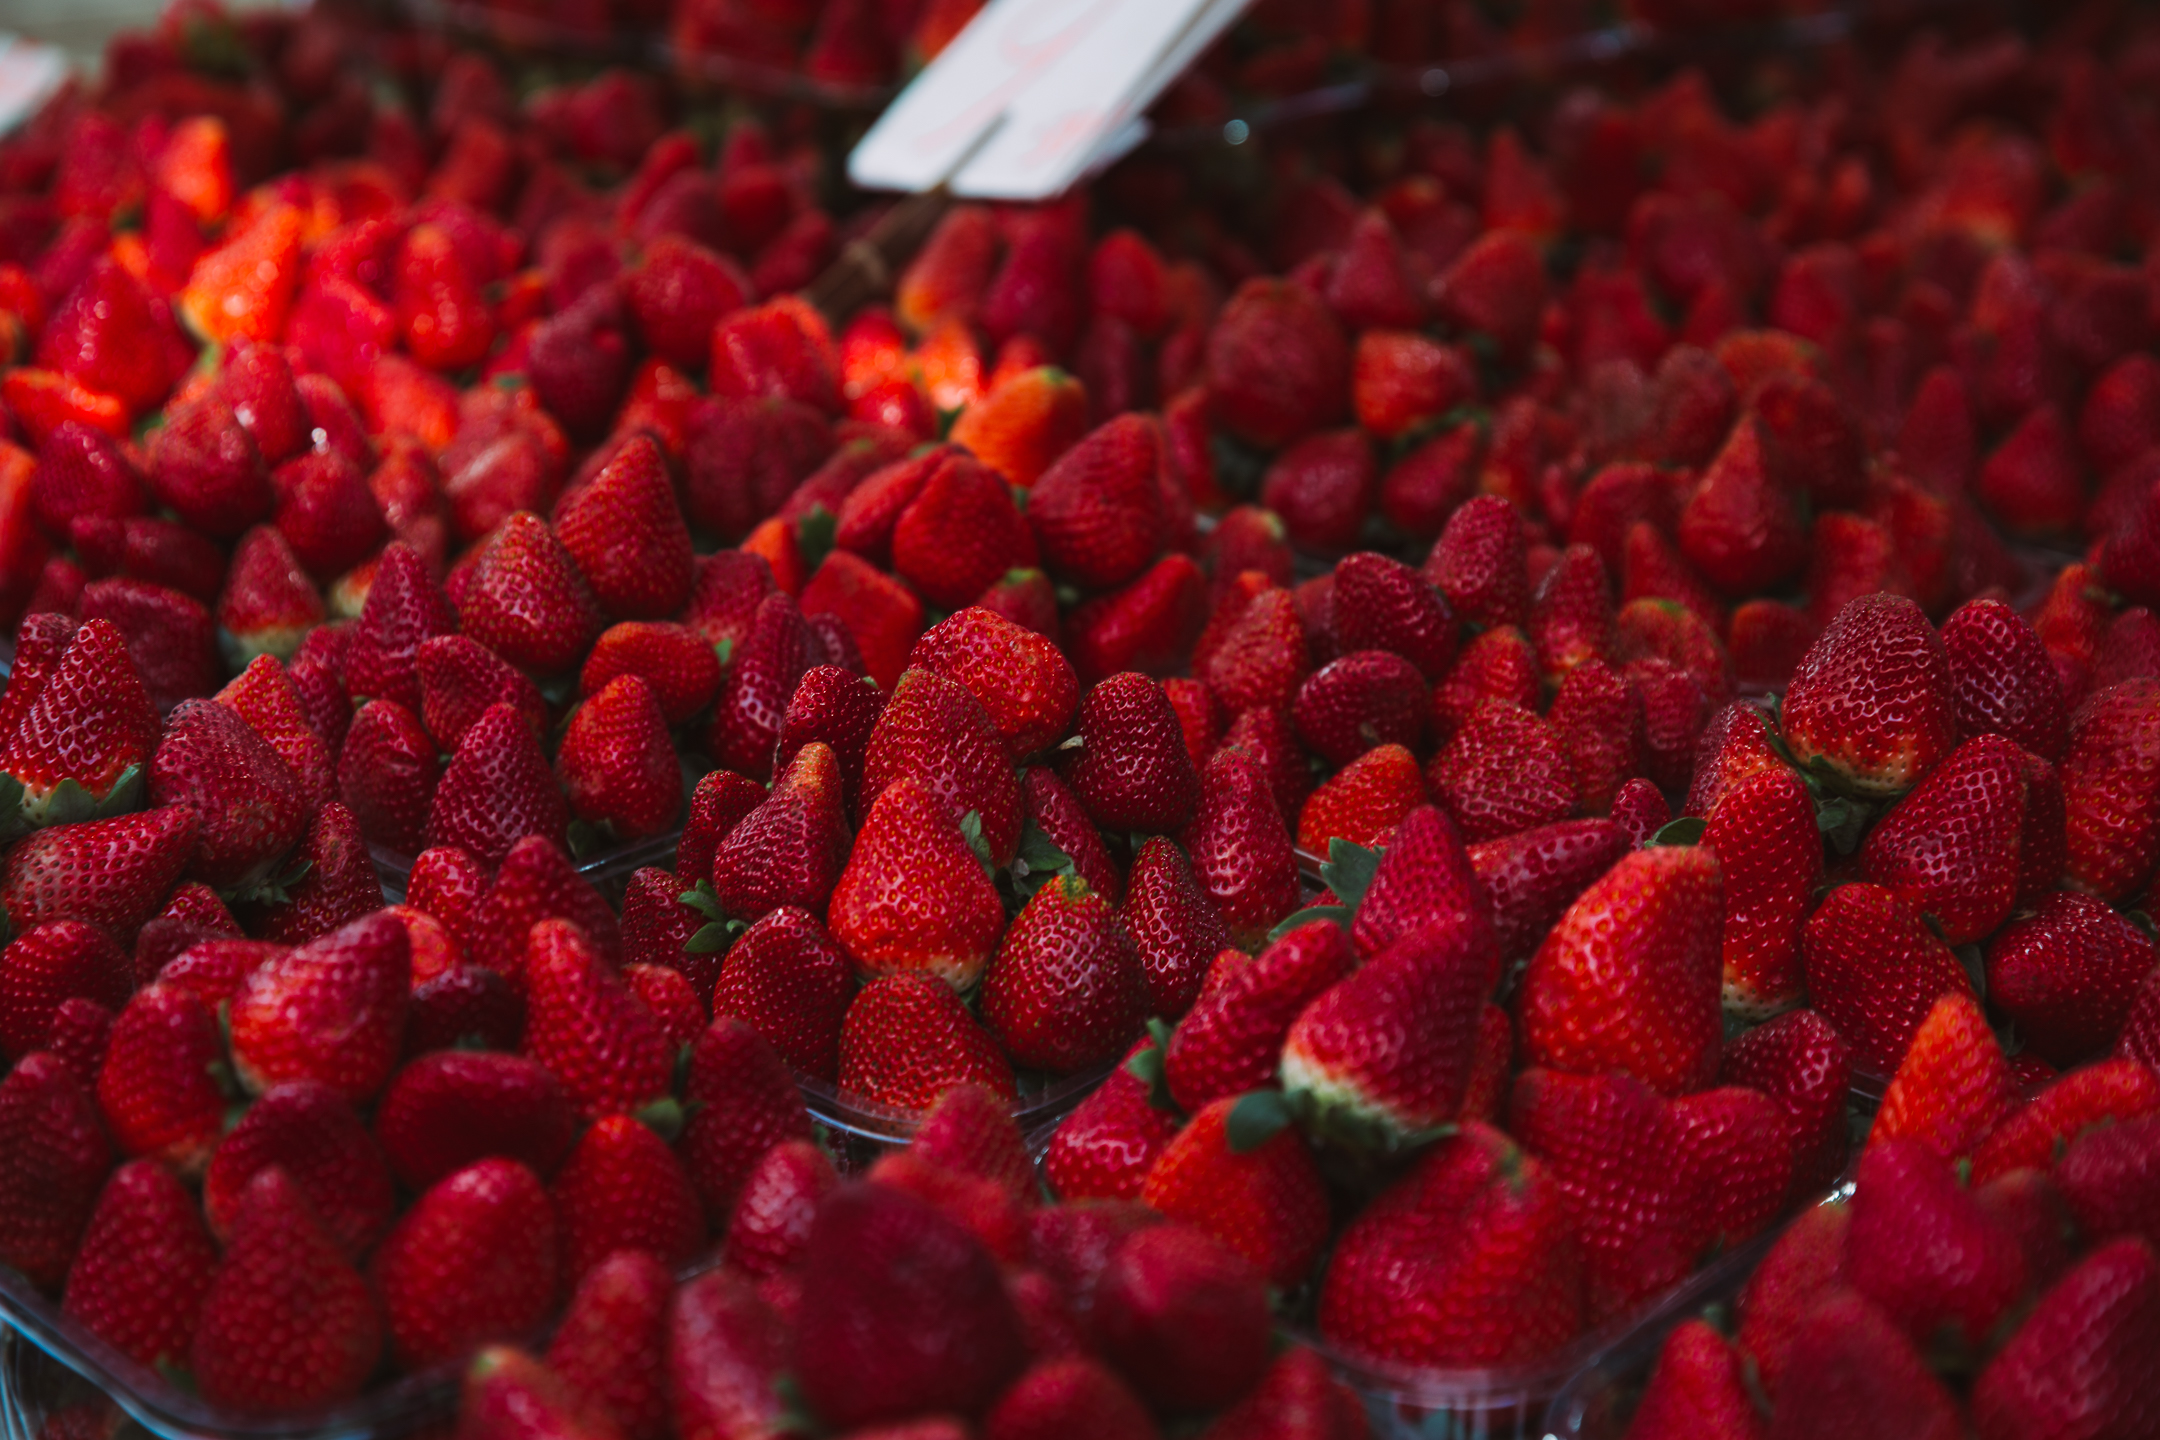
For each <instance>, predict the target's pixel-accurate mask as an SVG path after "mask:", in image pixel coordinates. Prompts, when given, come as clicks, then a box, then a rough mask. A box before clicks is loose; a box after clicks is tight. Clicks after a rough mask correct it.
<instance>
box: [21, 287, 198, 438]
mask: <svg viewBox="0 0 2160 1440" xmlns="http://www.w3.org/2000/svg"><path fill="white" fill-rule="evenodd" d="M156 323H157V322H156V319H155V312H154V311H153V309H152V300H151V295H150V292H149V290H148V289H147V288H145V286H144V285H143V283H142V281H140V280H139V279H137V278H136V277H135V276H133V275H131V274H129V273H128V272H127V271H126V270H125V269H123V268H121V266H120V264H119V262H118V261H116V260H114V259H113V258H112V257H111V256H109V255H101V256H99V257H98V258H97V259H95V260H93V261H92V262H91V263H90V265H89V267H88V268H87V270H86V271H85V273H84V274H83V276H82V278H81V280H80V281H79V282H78V283H77V284H75V285H73V286H71V287H70V288H69V289H68V292H67V294H66V295H65V296H64V297H62V298H61V299H60V301H59V303H58V304H57V305H55V306H54V307H53V312H52V314H51V316H50V317H49V318H48V319H47V320H46V321H45V324H44V326H43V328H42V329H41V330H40V331H39V334H38V347H37V363H38V364H39V365H40V366H42V367H43V368H45V369H47V370H57V371H59V372H61V373H62V374H64V375H66V376H67V377H68V378H69V379H71V380H74V381H75V382H77V383H78V384H81V385H84V386H87V387H89V388H90V389H92V390H97V391H101V392H103V393H104V394H107V395H111V396H113V397H114V398H115V399H117V400H119V401H120V402H121V404H123V405H125V406H126V407H127V408H128V411H129V412H130V413H131V414H141V413H142V412H144V411H146V410H149V409H151V408H152V407H153V406H155V405H156V404H157V403H158V402H159V401H160V400H163V399H164V398H165V394H166V392H167V391H169V390H170V389H171V388H172V382H173V374H172V371H171V370H170V369H169V368H168V366H167V364H166V360H165V356H164V354H163V353H162V347H161V346H160V345H159V344H158V343H156V342H155V340H154V339H153V338H152V337H153V333H154V328H155V326H156ZM167 323H168V324H169V323H170V321H168V322H167Z"/></svg>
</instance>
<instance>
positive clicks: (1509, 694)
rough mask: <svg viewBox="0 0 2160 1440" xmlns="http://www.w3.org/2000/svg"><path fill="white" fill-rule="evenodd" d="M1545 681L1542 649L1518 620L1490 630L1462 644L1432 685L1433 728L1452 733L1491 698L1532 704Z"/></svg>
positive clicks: (1529, 707) (1530, 706)
mask: <svg viewBox="0 0 2160 1440" xmlns="http://www.w3.org/2000/svg"><path fill="white" fill-rule="evenodd" d="M1540 686H1541V680H1540V677H1539V673H1538V660H1537V655H1536V653H1535V652H1534V651H1533V650H1532V649H1531V646H1530V640H1529V637H1528V636H1526V635H1524V634H1523V632H1522V631H1521V630H1519V629H1517V628H1516V627H1515V626H1513V625H1502V626H1499V627H1497V628H1496V629H1492V630H1487V631H1486V632H1484V633H1483V634H1481V635H1478V636H1476V637H1474V638H1473V639H1472V640H1471V641H1470V643H1469V644H1467V645H1465V646H1463V648H1462V654H1460V655H1459V656H1457V657H1456V660H1455V665H1454V668H1453V669H1451V670H1450V671H1448V673H1447V676H1446V677H1445V678H1444V679H1443V680H1441V682H1440V683H1439V684H1437V685H1435V686H1434V687H1433V695H1432V701H1433V705H1432V716H1431V725H1432V730H1433V733H1434V735H1435V736H1445V737H1448V738H1452V737H1453V736H1454V734H1455V732H1456V731H1458V730H1460V729H1461V728H1462V726H1463V723H1464V722H1465V721H1467V720H1468V719H1469V718H1470V715H1471V712H1472V711H1474V710H1476V709H1477V708H1478V706H1479V705H1481V704H1482V703H1484V702H1485V701H1487V700H1502V701H1506V702H1508V703H1509V704H1512V705H1514V706H1516V707H1517V708H1518V709H1522V710H1533V709H1535V708H1536V706H1537V704H1538V699H1539V693H1540ZM1442 743H1443V744H1444V743H1445V741H1444V740H1443V742H1442Z"/></svg>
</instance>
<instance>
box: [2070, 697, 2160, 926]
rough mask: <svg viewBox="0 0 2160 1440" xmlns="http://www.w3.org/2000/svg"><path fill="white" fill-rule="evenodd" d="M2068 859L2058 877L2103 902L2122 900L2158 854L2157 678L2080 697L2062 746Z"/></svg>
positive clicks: (2136, 886)
mask: <svg viewBox="0 0 2160 1440" xmlns="http://www.w3.org/2000/svg"><path fill="white" fill-rule="evenodd" d="M2060 773H2061V775H2062V787H2063V804H2064V807H2065V810H2066V811H2067V819H2068V829H2067V838H2068V841H2069V862H2068V864H2067V865H2066V866H2065V867H2064V870H2063V880H2064V881H2065V883H2067V884H2068V885H2069V886H2070V887H2071V888H2073V889H2077V890H2083V891H2086V892H2088V893H2090V894H2093V895H2097V896H2098V897H2099V898H2101V899H2102V900H2106V901H2108V902H2109V903H2111V904H2113V903H2117V902H2120V901H2123V900H2127V899H2128V898H2130V897H2131V896H2133V895H2135V894H2137V893H2138V890H2139V887H2140V886H2141V885H2142V884H2144V883H2145V882H2146V881H2147V880H2148V879H2149V878H2150V877H2151V875H2152V872H2153V867H2154V863H2155V861H2156V860H2160V677H2155V676H2150V675H2148V676H2142V677H2140V678H2138V679H2135V680H2126V681H2124V682H2123V683H2122V684H2120V685H2117V686H2114V687H2113V688H2111V689H2108V690H2103V691H2101V692H2100V693H2099V694H2097V695H2095V696H2093V697H2092V698H2091V699H2090V700H2088V701H2087V702H2086V703H2085V704H2084V705H2083V706H2082V707H2081V708H2080V709H2079V710H2078V713H2077V715H2076V716H2075V718H2074V719H2073V720H2072V721H2071V726H2070V744H2069V748H2068V749H2067V750H2065V751H2064V752H2063V758H2062V766H2061V772H2060Z"/></svg>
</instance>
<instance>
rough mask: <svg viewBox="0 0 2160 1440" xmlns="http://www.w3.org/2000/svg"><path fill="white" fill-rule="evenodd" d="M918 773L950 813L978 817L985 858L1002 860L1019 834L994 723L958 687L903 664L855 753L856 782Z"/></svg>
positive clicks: (1014, 794) (875, 790)
mask: <svg viewBox="0 0 2160 1440" xmlns="http://www.w3.org/2000/svg"><path fill="white" fill-rule="evenodd" d="M901 776H909V777H913V778H915V779H917V780H919V781H920V782H921V783H922V784H923V786H924V787H925V788H926V789H927V790H928V791H929V793H931V794H933V795H935V796H937V797H938V798H939V799H940V800H941V801H942V802H943V804H944V805H945V807H946V808H947V810H948V811H949V813H951V814H952V816H953V818H954V819H955V820H958V819H960V818H961V817H962V816H963V815H965V814H966V813H968V812H969V811H973V812H974V813H975V814H976V815H977V816H978V817H979V818H980V823H981V827H982V836H983V840H984V842H985V843H986V845H987V846H988V849H989V857H990V861H991V863H992V864H993V865H999V866H1002V865H1006V864H1010V863H1011V861H1012V858H1013V856H1014V855H1015V854H1016V853H1017V852H1018V848H1019V841H1020V822H1021V811H1020V794H1019V784H1018V782H1017V780H1016V779H1015V777H1014V775H1013V771H1012V767H1011V763H1010V762H1009V761H1008V760H1007V758H1006V751H1005V746H1004V743H1003V741H1002V739H1001V738H1000V736H999V733H998V730H997V727H996V724H995V722H994V721H992V720H991V719H990V717H989V715H988V713H987V712H986V711H985V710H984V709H983V707H982V706H981V704H980V703H979V702H977V701H976V700H975V698H974V697H973V696H972V695H970V694H969V693H968V692H967V691H966V690H965V689H964V688H963V687H961V686H960V685H957V684H955V683H953V682H952V681H950V680H947V679H945V678H944V677H943V676H941V675H938V674H935V673H934V672H932V671H928V670H923V669H911V670H909V671H908V672H907V673H906V674H904V675H902V676H901V677H900V684H899V686H898V687H897V688H896V689H895V690H894V692H893V698H892V700H891V702H890V703H889V704H887V705H886V707H885V710H884V713H883V714H881V715H880V716H879V717H878V722H877V726H876V728H875V729H874V730H872V731H871V734H870V745H869V748H868V750H867V751H866V752H865V753H864V756H863V790H864V793H866V794H872V795H875V794H879V793H881V792H883V791H884V790H885V789H886V788H887V787H888V786H889V785H890V784H891V783H892V782H893V781H894V780H895V779H896V778H898V777H901Z"/></svg>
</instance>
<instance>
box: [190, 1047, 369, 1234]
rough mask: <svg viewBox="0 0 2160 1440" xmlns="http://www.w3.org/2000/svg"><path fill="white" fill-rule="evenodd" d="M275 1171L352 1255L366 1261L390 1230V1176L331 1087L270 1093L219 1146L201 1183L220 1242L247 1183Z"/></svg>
mask: <svg viewBox="0 0 2160 1440" xmlns="http://www.w3.org/2000/svg"><path fill="white" fill-rule="evenodd" d="M272 1165H276V1166H278V1167H280V1168H282V1169H283V1170H284V1171H285V1173H286V1174H287V1175H288V1176H289V1177H291V1179H292V1181H293V1183H294V1184H295V1185H297V1186H298V1187H299V1189H300V1193H301V1194H302V1195H304V1196H305V1197H306V1198H307V1201H308V1204H309V1206H310V1207H311V1208H312V1209H313V1210H314V1211H315V1214H316V1216H317V1218H319V1219H320V1220H321V1221H322V1222H323V1224H324V1228H326V1229H327V1230H328V1231H329V1232H330V1233H331V1235H333V1236H334V1237H336V1239H337V1241H338V1243H339V1244H341V1245H343V1246H344V1247H345V1249H346V1251H347V1253H349V1254H352V1255H364V1254H366V1253H367V1252H368V1250H370V1249H371V1248H373V1246H374V1244H375V1242H376V1240H378V1239H379V1238H381V1236H382V1234H383V1232H384V1231H385V1230H388V1229H389V1228H390V1221H391V1218H392V1215H393V1212H394V1211H395V1208H396V1196H395V1195H394V1194H393V1193H392V1189H391V1181H390V1168H389V1166H388V1165H387V1164H386V1163H385V1162H384V1160H383V1154H382V1151H381V1150H379V1149H378V1148H376V1145H375V1142H374V1140H372V1139H371V1138H369V1136H368V1133H367V1129H366V1127H364V1126H363V1125H362V1124H361V1123H360V1117H359V1116H358V1115H356V1114H355V1113H354V1112H353V1108H352V1106H351V1105H349V1104H348V1103H346V1101H345V1100H344V1098H343V1097H342V1096H340V1095H339V1094H338V1093H337V1092H336V1091H334V1090H332V1089H330V1088H329V1087H328V1086H325V1085H320V1084H317V1083H316V1082H314V1081H311V1080H301V1081H294V1082H291V1083H288V1084H280V1085H276V1086H273V1087H272V1088H271V1089H270V1090H269V1091H267V1092H266V1093H265V1094H264V1095H263V1096H262V1098H261V1099H259V1100H257V1101H256V1102H255V1103H254V1104H252V1105H250V1106H249V1107H248V1109H247V1113H246V1114H245V1115H244V1116H242V1117H241V1120H240V1123H239V1124H238V1125H236V1126H234V1127H233V1128H232V1130H231V1131H229V1132H228V1133H227V1134H226V1136H225V1138H224V1139H223V1140H220V1141H219V1142H218V1147H217V1149H216V1150H215V1151H214V1152H213V1153H212V1154H211V1156H210V1168H209V1170H208V1171H207V1172H206V1173H205V1174H204V1176H203V1213H204V1218H206V1219H207V1220H208V1221H209V1222H210V1229H211V1231H212V1232H213V1233H214V1234H216V1235H217V1236H218V1237H219V1238H221V1239H223V1238H228V1237H230V1235H231V1233H232V1228H233V1223H234V1221H235V1219H236V1218H237V1216H238V1215H239V1213H240V1208H241V1202H242V1199H243V1197H244V1196H245V1195H246V1193H247V1188H248V1185H249V1183H250V1182H251V1181H253V1180H254V1178H255V1177H256V1176H257V1175H258V1174H260V1173H261V1172H262V1171H263V1170H265V1169H267V1168H268V1167H270V1166H272Z"/></svg>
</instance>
